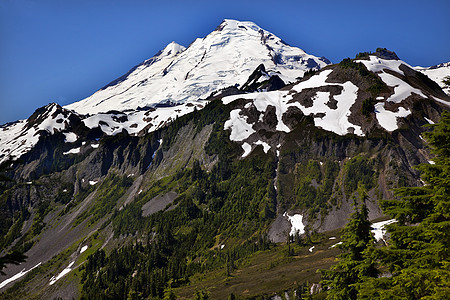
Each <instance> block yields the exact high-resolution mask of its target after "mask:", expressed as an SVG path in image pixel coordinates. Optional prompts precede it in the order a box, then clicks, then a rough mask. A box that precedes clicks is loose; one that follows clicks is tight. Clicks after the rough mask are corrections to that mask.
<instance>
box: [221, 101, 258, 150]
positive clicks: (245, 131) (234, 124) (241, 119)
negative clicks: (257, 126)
mask: <svg viewBox="0 0 450 300" xmlns="http://www.w3.org/2000/svg"><path fill="white" fill-rule="evenodd" d="M240 112H241V110H240V109H234V110H232V111H231V112H230V120H228V121H226V122H225V124H224V129H225V130H227V129H231V134H230V140H232V141H243V140H245V139H246V138H248V137H249V136H250V135H252V134H253V133H255V132H256V131H255V130H254V129H253V128H252V125H251V124H248V123H247V119H248V117H247V116H241V115H240ZM244 150H245V149H244Z"/></svg>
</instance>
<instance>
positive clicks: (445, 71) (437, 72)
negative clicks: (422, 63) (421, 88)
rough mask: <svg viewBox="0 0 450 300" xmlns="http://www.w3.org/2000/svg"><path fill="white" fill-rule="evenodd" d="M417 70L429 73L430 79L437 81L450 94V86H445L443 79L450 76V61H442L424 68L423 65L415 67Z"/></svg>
mask: <svg viewBox="0 0 450 300" xmlns="http://www.w3.org/2000/svg"><path fill="white" fill-rule="evenodd" d="M414 69H415V70H417V71H419V72H421V73H423V74H425V75H427V76H428V77H429V78H430V79H432V80H434V81H436V83H437V84H439V86H440V87H441V88H442V89H443V91H444V92H445V93H447V95H450V87H449V86H445V84H444V83H443V82H442V80H443V79H444V78H445V77H447V76H450V62H447V63H442V64H439V65H436V66H432V67H428V68H423V67H415V68H414Z"/></svg>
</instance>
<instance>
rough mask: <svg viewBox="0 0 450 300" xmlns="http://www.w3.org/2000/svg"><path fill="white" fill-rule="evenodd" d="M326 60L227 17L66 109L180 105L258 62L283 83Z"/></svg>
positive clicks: (231, 81) (244, 74) (233, 80)
mask: <svg viewBox="0 0 450 300" xmlns="http://www.w3.org/2000/svg"><path fill="white" fill-rule="evenodd" d="M328 63H329V61H328V60H327V59H325V58H318V57H316V56H313V55H309V54H307V53H305V52H304V51H303V50H301V49H299V48H296V47H291V46H289V45H287V44H286V43H284V42H283V41H282V40H281V39H280V38H278V37H276V36H275V35H273V34H272V33H270V32H268V31H266V30H263V29H261V28H260V27H259V26H257V25H256V24H254V23H252V22H241V21H236V20H228V19H227V20H224V21H223V22H222V23H221V24H220V25H219V26H218V27H217V28H216V30H214V31H213V32H211V33H210V34H209V35H207V36H206V37H204V38H198V39H196V40H195V41H194V42H193V43H192V44H191V45H190V46H189V47H188V48H184V47H183V46H180V45H178V44H176V43H175V42H172V43H170V44H169V45H168V46H167V47H165V48H164V49H163V50H162V51H160V52H159V53H158V54H157V55H155V56H154V57H152V58H151V59H149V60H146V61H145V62H143V63H142V64H140V65H138V66H136V67H134V68H133V69H131V70H130V71H129V72H128V73H127V74H125V75H124V76H122V77H120V78H119V79H117V80H115V81H113V82H111V83H110V84H108V85H107V86H105V87H104V88H102V89H101V90H99V91H97V92H96V93H95V94H93V95H92V96H90V97H88V98H86V99H84V100H82V101H79V102H76V103H73V104H70V105H67V106H66V108H68V109H72V110H75V111H76V112H78V113H82V114H95V113H99V112H107V111H110V110H119V111H124V110H127V109H136V108H138V107H148V106H154V105H156V104H158V103H166V102H170V103H185V102H188V101H196V100H199V99H205V98H207V97H208V96H209V95H210V94H211V93H212V92H214V91H216V90H218V89H222V88H225V87H229V86H232V85H235V84H239V85H242V84H244V83H245V82H246V80H247V79H248V77H249V75H250V74H251V73H252V72H253V71H254V70H255V69H256V68H257V67H258V66H259V65H260V64H264V65H265V67H266V70H267V72H268V73H269V74H277V75H278V76H279V77H280V78H281V79H282V80H283V81H284V82H285V83H288V82H294V81H296V79H297V78H298V77H301V76H302V75H303V74H304V72H306V71H308V70H310V69H320V68H323V67H324V66H326V65H327V64H328Z"/></svg>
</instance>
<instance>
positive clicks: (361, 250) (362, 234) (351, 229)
mask: <svg viewBox="0 0 450 300" xmlns="http://www.w3.org/2000/svg"><path fill="white" fill-rule="evenodd" d="M358 194H359V198H360V204H359V205H358V204H357V203H356V202H355V205H354V207H355V212H354V213H352V215H351V216H350V221H349V222H348V223H347V225H346V226H345V227H344V229H343V230H342V237H341V241H342V244H341V245H339V246H338V247H339V248H341V249H342V250H344V252H343V253H342V254H340V255H339V256H338V263H337V264H336V265H334V266H333V267H331V269H330V270H323V271H322V278H323V280H322V283H323V285H324V287H326V288H329V289H330V291H329V292H328V295H327V299H348V300H352V299H357V298H358V297H357V296H358V290H357V287H356V286H355V285H356V284H357V283H362V282H365V281H366V280H367V279H368V278H373V277H376V276H377V275H378V271H377V269H376V268H375V260H374V259H373V258H372V256H371V255H370V253H371V251H372V250H373V244H374V239H373V237H372V236H371V232H370V229H371V227H370V222H369V219H368V216H369V211H368V209H367V207H366V205H365V201H366V200H367V198H368V197H367V191H366V189H365V187H364V185H362V184H360V185H359V187H358Z"/></svg>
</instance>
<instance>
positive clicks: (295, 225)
mask: <svg viewBox="0 0 450 300" xmlns="http://www.w3.org/2000/svg"><path fill="white" fill-rule="evenodd" d="M283 216H284V217H287V218H288V220H289V222H291V232H290V233H289V235H295V233H296V232H297V231H298V232H299V234H303V233H305V225H304V224H303V216H302V215H301V214H294V215H292V216H290V215H289V214H288V213H287V212H285V213H284V214H283Z"/></svg>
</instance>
